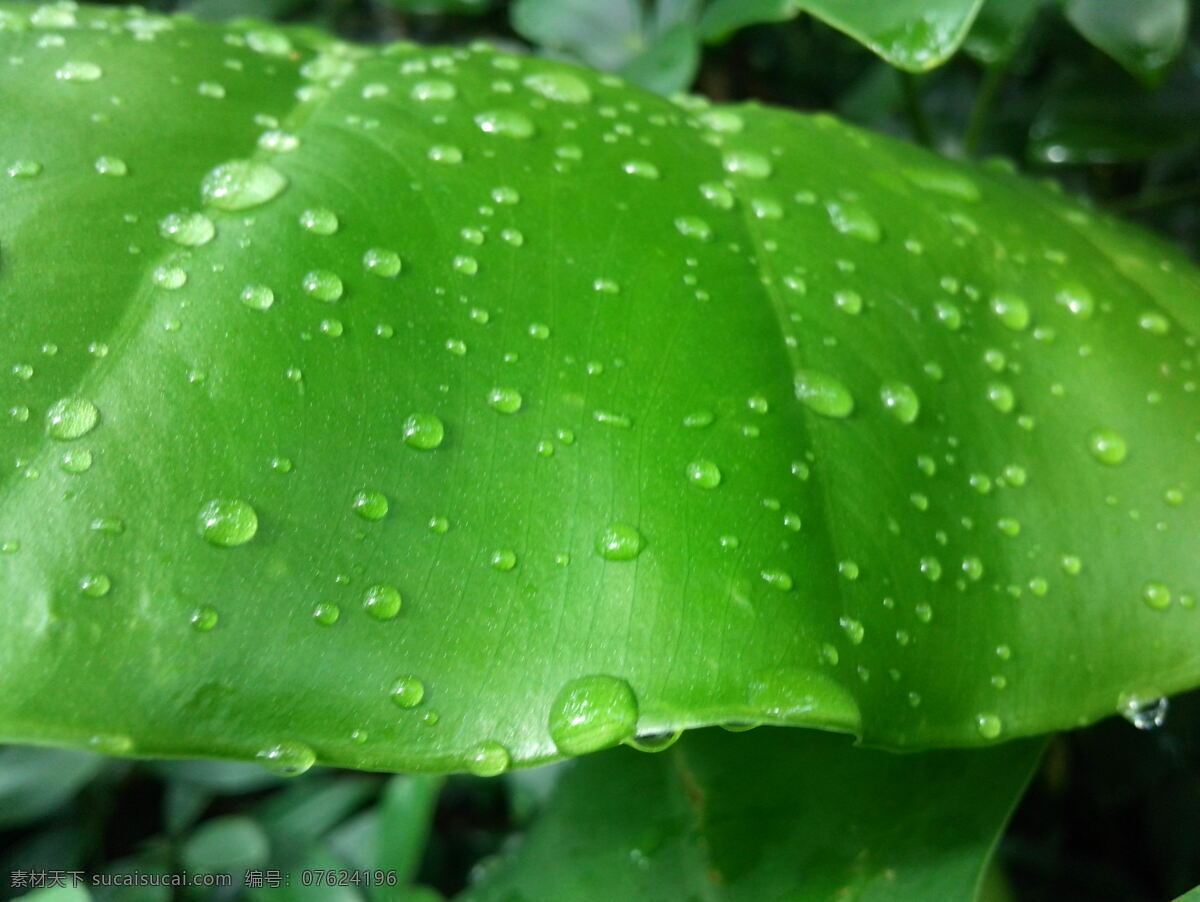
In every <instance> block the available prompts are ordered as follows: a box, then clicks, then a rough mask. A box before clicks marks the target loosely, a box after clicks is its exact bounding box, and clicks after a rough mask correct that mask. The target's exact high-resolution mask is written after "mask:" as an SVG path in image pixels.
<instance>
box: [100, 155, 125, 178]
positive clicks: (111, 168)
mask: <svg viewBox="0 0 1200 902" xmlns="http://www.w3.org/2000/svg"><path fill="white" fill-rule="evenodd" d="M93 165H94V166H95V167H96V171H97V172H98V173H100V174H101V175H111V176H114V177H117V178H119V177H120V176H123V175H128V174H129V166H127V165H126V163H125V161H124V160H122V159H121V158H120V157H110V156H103V157H97V158H96V162H95V163H94V164H93Z"/></svg>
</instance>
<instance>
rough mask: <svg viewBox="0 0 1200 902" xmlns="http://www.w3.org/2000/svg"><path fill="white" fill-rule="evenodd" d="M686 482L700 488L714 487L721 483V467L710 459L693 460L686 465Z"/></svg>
mask: <svg viewBox="0 0 1200 902" xmlns="http://www.w3.org/2000/svg"><path fill="white" fill-rule="evenodd" d="M687 478H688V482H690V483H691V484H692V485H694V486H696V487H698V488H702V489H715V488H716V487H717V486H719V485H720V484H721V469H720V468H719V467H718V466H717V465H716V464H715V463H713V462H712V461H711V460H694V461H692V462H691V463H690V464H688V465H687Z"/></svg>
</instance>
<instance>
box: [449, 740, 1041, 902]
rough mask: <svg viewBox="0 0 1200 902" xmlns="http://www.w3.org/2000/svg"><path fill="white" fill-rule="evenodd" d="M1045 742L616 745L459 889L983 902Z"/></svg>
mask: <svg viewBox="0 0 1200 902" xmlns="http://www.w3.org/2000/svg"><path fill="white" fill-rule="evenodd" d="M1042 747H1043V744H1042V743H1041V742H1038V741H1029V742H1024V743H1012V744H1008V745H1005V746H1003V747H1000V748H996V749H989V750H985V751H971V752H962V751H959V752H927V753H924V754H920V755H901V756H897V755H890V754H888V753H885V752H877V751H868V750H865V749H859V748H854V747H852V746H851V745H850V744H849V743H848V742H847V741H846V740H845V739H844V738H841V737H835V736H828V735H821V734H817V733H812V732H809V731H803V730H785V729H762V730H756V731H754V732H752V733H750V734H747V735H737V736H731V735H728V734H722V733H721V732H719V731H714V730H709V731H703V732H699V733H694V734H691V735H689V736H687V737H685V738H684V739H683V740H681V741H680V742H679V743H678V744H677V745H675V746H674V747H673V748H672V749H671V750H670V751H667V752H665V753H663V754H661V755H642V756H640V757H639V754H638V753H635V752H631V751H629V750H618V751H609V752H604V753H602V754H600V755H596V756H593V757H591V758H588V759H586V760H581V761H577V762H573V763H572V764H571V765H569V768H570V769H569V770H568V772H567V773H566V774H565V775H564V776H563V777H562V779H561V781H560V782H559V784H558V787H557V789H556V792H555V795H554V796H553V797H552V799H551V801H550V803H549V806H548V807H547V809H546V810H545V812H544V813H543V814H542V816H541V817H540V818H539V819H538V820H536V821H535V822H534V823H533V825H532V827H531V828H530V830H529V833H528V836H527V837H526V839H525V841H524V842H523V843H522V844H521V845H520V846H519V847H518V848H517V849H516V850H515V851H514V852H512V853H511V854H510V855H509V856H508V857H507V859H506V860H505V861H503V862H502V863H500V864H499V865H498V866H497V867H495V868H494V869H493V870H491V871H490V872H489V874H488V876H487V877H486V878H485V879H484V881H483V882H482V883H481V884H480V885H478V886H476V887H474V888H472V889H471V890H469V891H468V892H467V893H466V894H465V895H464V896H463V897H462V900H463V902H498V900H507V899H512V898H520V899H524V900H526V902H593V900H600V899H658V898H673V899H674V898H691V897H692V895H694V897H695V898H702V899H707V900H713V902H719V900H726V899H730V900H733V899H744V900H752V899H785V898H786V899H788V900H794V902H807V900H825V899H859V898H862V899H866V898H880V899H883V898H886V899H891V900H897V902H902V900H908V899H911V900H928V899H971V898H974V895H975V889H976V887H977V886H978V884H979V883H980V881H981V879H982V875H983V871H984V869H985V868H986V866H987V862H988V859H989V858H990V857H991V854H992V850H993V847H994V845H995V843H996V840H997V838H998V836H999V834H1000V832H1001V830H1002V829H1003V827H1004V824H1005V822H1006V821H1007V820H1008V817H1009V815H1010V813H1011V811H1012V809H1013V807H1014V805H1015V804H1016V801H1017V799H1018V798H1019V796H1020V794H1021V792H1022V790H1023V789H1024V787H1025V785H1026V783H1027V782H1028V780H1029V778H1030V775H1031V774H1032V772H1033V769H1034V766H1035V765H1036V763H1037V761H1038V758H1039V756H1040V753H1041V749H1042Z"/></svg>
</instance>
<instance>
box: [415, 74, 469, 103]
mask: <svg viewBox="0 0 1200 902" xmlns="http://www.w3.org/2000/svg"><path fill="white" fill-rule="evenodd" d="M409 96H410V97H411V98H412V99H413V100H420V101H427V100H453V99H454V98H455V97H457V96H458V88H456V87H454V82H450V81H442V80H440V79H439V80H436V81H419V82H417V83H416V84H415V85H413V88H412V90H411V91H410V92H409Z"/></svg>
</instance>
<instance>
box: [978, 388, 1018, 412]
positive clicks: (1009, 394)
mask: <svg viewBox="0 0 1200 902" xmlns="http://www.w3.org/2000/svg"><path fill="white" fill-rule="evenodd" d="M986 394H987V399H988V403H989V404H991V405H992V406H993V407H994V408H996V409H997V410H998V411H1000V412H1001V413H1011V412H1012V409H1013V408H1014V407H1015V406H1016V404H1017V396H1016V395H1015V394H1013V390H1012V387H1011V386H1009V385H1007V384H1005V383H1003V382H989V383H988V384H987V390H986Z"/></svg>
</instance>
